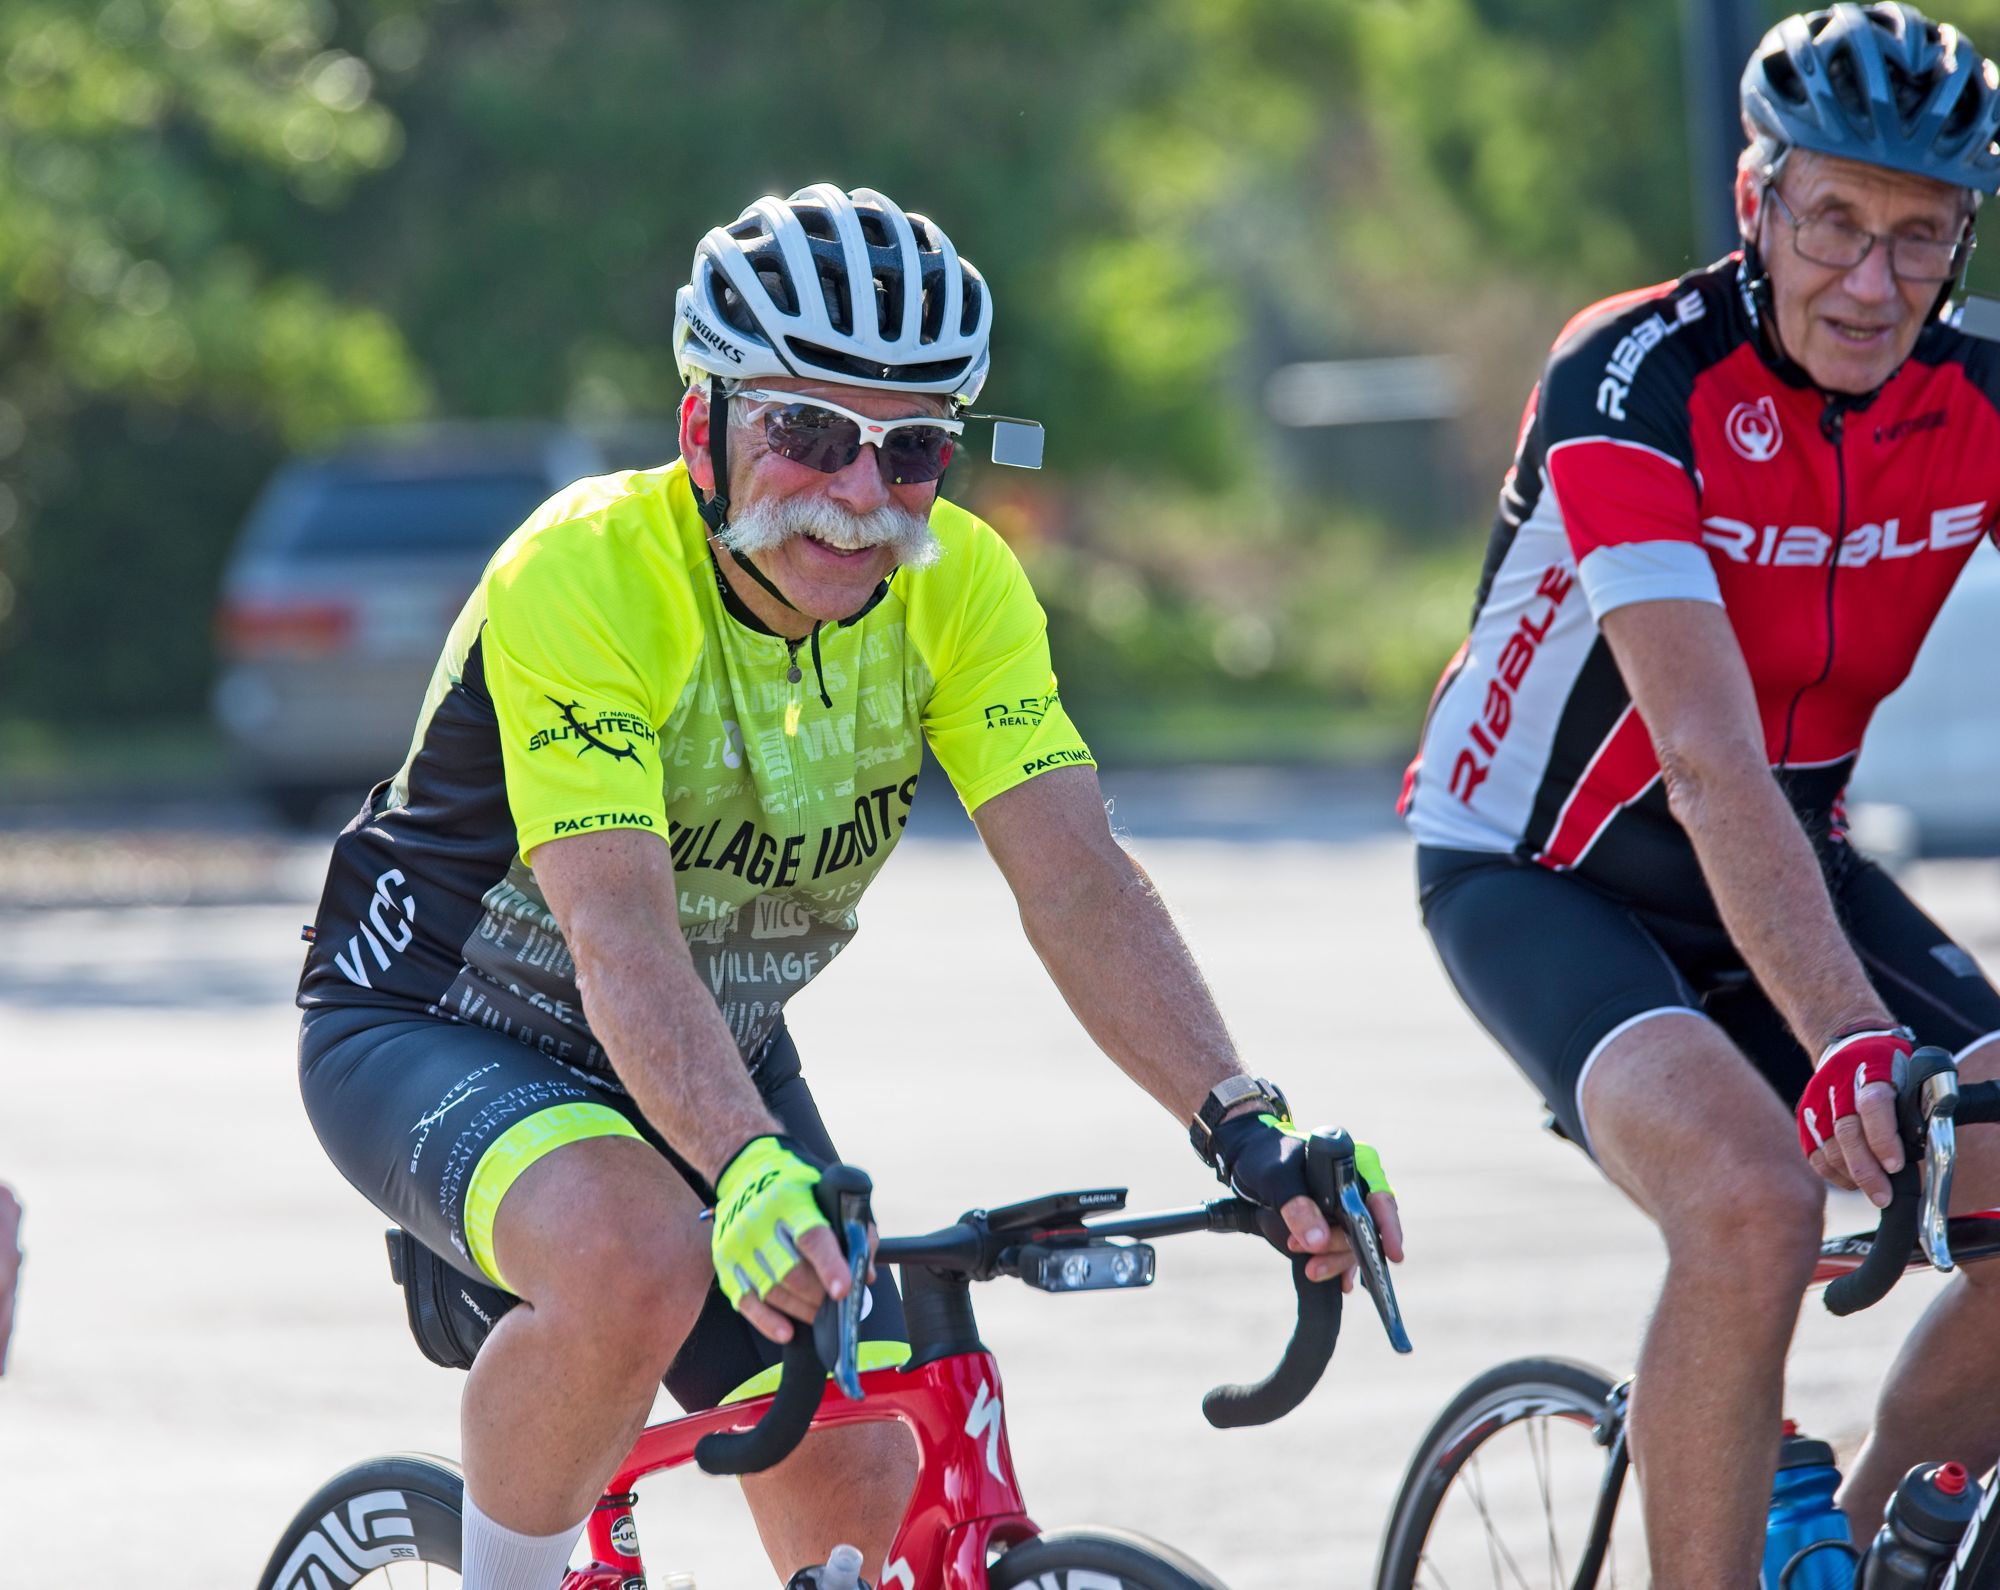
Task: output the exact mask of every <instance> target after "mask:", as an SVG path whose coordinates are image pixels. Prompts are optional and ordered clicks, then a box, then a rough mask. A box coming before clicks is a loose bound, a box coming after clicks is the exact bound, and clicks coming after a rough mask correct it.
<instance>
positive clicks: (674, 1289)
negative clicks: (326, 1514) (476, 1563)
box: [459, 1137, 709, 1535]
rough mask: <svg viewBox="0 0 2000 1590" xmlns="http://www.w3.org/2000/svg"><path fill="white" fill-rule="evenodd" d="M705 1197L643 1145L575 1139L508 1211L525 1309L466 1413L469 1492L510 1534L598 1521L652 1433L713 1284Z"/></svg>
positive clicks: (488, 1359) (513, 1192) (499, 1252)
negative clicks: (621, 1464)
mask: <svg viewBox="0 0 2000 1590" xmlns="http://www.w3.org/2000/svg"><path fill="white" fill-rule="evenodd" d="M699 1210H700V1204H699V1203H698V1202H697V1200H696V1198H695V1195H694V1193H693V1192H692V1191H691V1190H690V1189H689V1187H688V1186H687V1184H686V1183H685V1182H683V1181H682V1180H681V1179H680V1177H679V1176H678V1175H676V1174H675V1172H674V1169H673V1167H672V1166H671V1165H669V1164H668V1163H667V1162H666V1160H664V1159H662V1158H661V1157H660V1156H659V1154H657V1153H656V1152H654V1150H653V1149H652V1148H651V1147H650V1146H648V1145H647V1144H645V1143H642V1142H639V1141H638V1140H636V1139H634V1138H628V1137H601V1138H590V1139H586V1140H585V1141H583V1142H578V1143H569V1144H566V1145H564V1146H563V1147H561V1148H558V1149H556V1150H555V1151H554V1152H552V1153H550V1154H548V1155H546V1156H544V1157H543V1158H542V1159H539V1160H537V1161H536V1162H535V1163H534V1164H533V1165H531V1166H529V1167H528V1169H527V1170H525V1171H523V1172H522V1174H521V1176H520V1178H519V1179H518V1180H517V1181H516V1182H515V1183H514V1185H513V1186H512V1187H510V1188H509V1189H508V1190H507V1194H506V1196H505V1197H504V1198H502V1199H501V1201H500V1208H499V1211H498V1213H497V1214H496V1216H495V1217H494V1223H493V1251H494V1255H495V1257H496V1258H497V1259H498V1261H499V1264H500V1269H501V1271H502V1272H503V1273H504V1274H505V1275H506V1277H507V1280H508V1282H509V1284H510V1285H512V1286H513V1287H514V1289H515V1290H516V1291H518V1292H519V1293H520V1295H521V1297H522V1300H523V1301H522V1303H521V1305H520V1306H518V1307H516V1308H514V1309H511V1310H509V1311H508V1313H507V1314H506V1315H504V1316H503V1317H502V1318H501V1320H500V1322H499V1324H498V1325H497V1326H496V1327H495V1328H494V1331H493V1334H492V1335H491V1336H490V1337H488V1338H487V1341H486V1345H485V1346H484V1347H482V1348H481V1349H480V1353H479V1358H478V1360H477V1362H475V1363H474V1365H473V1367H472V1373H471V1375H470V1376H469V1377H468V1379H467V1381H466V1386H465V1399H464V1402H463V1403H462V1405H461V1407H460V1414H459V1420H460V1426H461V1432H462V1437H463V1440H464V1444H465V1483H466V1489H467V1490H468V1491H469V1492H471V1494H472V1495H473V1497H474V1498H475V1499H476V1500H477V1501H478V1503H479V1506H480V1507H481V1509H482V1510H483V1511H484V1512H485V1513H486V1514H487V1515H488V1516H489V1517H491V1518H492V1519H494V1520H495V1521H496V1522H497V1523H500V1524H504V1525H505V1526H506V1527H507V1528H509V1529H512V1530H517V1531H519V1532H520V1533H522V1534H524V1535H552V1534H554V1533H555V1532H556V1531H557V1530H560V1529H566V1528H568V1527H569V1526H570V1525H572V1524H574V1523H576V1522H577V1521H578V1520H579V1519H581V1518H583V1517H585V1516H586V1515H587V1514H588V1513H589V1512H590V1509H591V1507H592V1505H593V1504H594V1503H595V1502H596V1501H597V1499H598V1497H599V1496H600V1495H602V1494H603V1490H604V1485H605V1482H606V1481H607V1480H609V1479H610V1478H611V1474H612V1471H613V1470H614V1469H615V1468H616V1467H617V1465H618V1461H619V1459H620V1458H622V1457H624V1455H625V1453H626V1451H627V1450H628V1449H629V1448H630V1446H631V1444H632V1439H633V1437H634V1436H636V1435H637V1434H638V1432H639V1429H640V1428H641V1426H642V1425H643V1424H644V1422H645V1418H646V1414H647V1412H648V1410H649V1409H650V1408H651V1407H652V1405H653V1396H654V1393H655V1392H656V1391H657V1390H658V1389H659V1384H660V1377H661V1376H662V1375H663V1374H665V1373H666V1368H667V1365H668V1364H669V1363H671V1362H672V1361H673V1356H674V1353H675V1352H676V1351H677V1350H678V1348H679V1346H680V1343H681V1340H682V1338H684V1337H685V1336H686V1335H687V1333H688V1331H689V1330H691V1329H692V1328H693V1326H694V1322H695V1319H696V1317H697V1315H698V1314H699V1313H700V1311H701V1304H702V1299H703V1298H704V1297H705V1296H706V1295H707V1292H708V1284H709V1258H708V1243H707V1237H706V1232H707V1228H706V1227H705V1226H703V1225H701V1224H700V1223H699V1221H698V1220H697V1218H696V1216H697V1214H698V1212H699Z"/></svg>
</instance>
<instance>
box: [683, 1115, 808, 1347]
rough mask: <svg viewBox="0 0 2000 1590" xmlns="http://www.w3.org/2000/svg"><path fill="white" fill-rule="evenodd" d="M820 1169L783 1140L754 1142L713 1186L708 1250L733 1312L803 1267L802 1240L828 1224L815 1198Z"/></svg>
mask: <svg viewBox="0 0 2000 1590" xmlns="http://www.w3.org/2000/svg"><path fill="white" fill-rule="evenodd" d="M818 1182H819V1167H818V1166H816V1165H812V1164H809V1163H808V1162H807V1161H806V1160H805V1159H804V1158H802V1157H801V1156H800V1154H799V1153H798V1151H797V1145H795V1144H794V1143H792V1142H790V1141H789V1140H788V1139H786V1138H782V1137H753V1138H751V1139H750V1141H749V1142H747V1143H745V1144H744V1145H743V1146H742V1147H741V1148H740V1149H738V1150H737V1151H736V1157H735V1158H734V1159H732V1160H731V1161H730V1162H729V1163H728V1164H727V1165H726V1166H724V1167H723V1171H722V1174H721V1175H720V1176H718V1177H717V1178H716V1182H715V1231H714V1234H713V1236H712V1237H711V1239H710V1250H711V1252H712V1254H713V1257H714V1260H715V1275H716V1279H717V1280H719V1281H720V1282H721V1283H722V1292H723V1295H724V1296H725V1297H727V1298H728V1299H729V1302H730V1306H731V1307H736V1306H739V1305H740V1304H741V1303H742V1301H743V1298H744V1296H745V1294H746V1293H747V1294H752V1295H754V1296H757V1297H760V1298H761V1297H764V1296H766V1295H767V1294H769V1292H770V1290H771V1288H772V1287H774V1286H776V1285H777V1284H778V1283H779V1282H781V1281H782V1280H784V1278H785V1277H786V1276H787V1275H789V1274H790V1273H791V1270H792V1266H793V1265H795V1264H797V1263H798V1262H799V1245H798V1239H799V1238H800V1237H801V1236H803V1235H804V1234H805V1233H806V1232H808V1231H810V1230H811V1229H812V1228H813V1227H814V1226H823V1225H825V1224H827V1219H826V1216H825V1215H823V1214H821V1213H820V1209H819V1204H818V1203H817V1202H816V1201H815V1200H814V1198H813V1188H814V1186H815V1185H817V1184H818Z"/></svg>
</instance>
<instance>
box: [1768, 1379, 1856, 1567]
mask: <svg viewBox="0 0 2000 1590" xmlns="http://www.w3.org/2000/svg"><path fill="white" fill-rule="evenodd" d="M1839 1485H1840V1470H1838V1469H1837V1468H1835V1467H1834V1466H1833V1448H1832V1447H1830V1446H1828V1445H1827V1444H1826V1443H1825V1442H1824V1441H1814V1440H1810V1439H1809V1438H1807V1437H1806V1436H1802V1435H1800V1434H1799V1432H1798V1426H1796V1425H1795V1424H1793V1423H1792V1421H1791V1420H1789V1419H1787V1420H1786V1421H1785V1437H1784V1441H1783V1443H1782V1444H1781V1445H1780V1446H1779V1448H1778V1474H1777V1478H1776V1479H1775V1481H1773V1483H1772V1486H1771V1511H1770V1515H1769V1517H1768V1518H1767V1519H1766V1520H1765V1523H1764V1569H1763V1572H1762V1573H1761V1574H1760V1575H1759V1577H1758V1580H1757V1590H1853V1586H1854V1551H1853V1548H1852V1547H1851V1545H1850V1544H1849V1540H1850V1536H1849V1535H1848V1530H1847V1515H1846V1514H1845V1513H1843V1512H1842V1511H1841V1510H1840V1509H1839V1508H1838V1507H1836V1506H1834V1503H1833V1493H1834V1491H1835V1490H1836V1489H1837V1488H1838V1487H1839Z"/></svg>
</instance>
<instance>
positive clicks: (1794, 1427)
mask: <svg viewBox="0 0 2000 1590" xmlns="http://www.w3.org/2000/svg"><path fill="white" fill-rule="evenodd" d="M1778 1433H1779V1434H1780V1435H1797V1434H1798V1433H1799V1421H1798V1420H1796V1419H1787V1420H1786V1421H1785V1424H1784V1428H1783V1429H1781V1430H1780V1431H1779V1432H1778Z"/></svg>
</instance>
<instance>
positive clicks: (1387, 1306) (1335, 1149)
mask: <svg viewBox="0 0 2000 1590" xmlns="http://www.w3.org/2000/svg"><path fill="white" fill-rule="evenodd" d="M1316 1173H1317V1174H1316ZM1306 1179H1307V1184H1308V1185H1309V1186H1311V1187H1312V1188H1313V1191H1314V1195H1315V1196H1316V1197H1319V1198H1320V1199H1321V1201H1322V1202H1323V1203H1326V1202H1330V1203H1331V1204H1332V1210H1333V1214H1334V1216H1335V1218H1336V1219H1338V1220H1339V1221H1340V1228H1341V1230H1342V1231H1344V1232H1345V1233H1346V1234H1347V1241H1348V1245H1349V1246H1350V1247H1352V1248H1353V1249H1354V1255H1355V1258H1356V1259H1357V1260H1358V1261H1359V1268H1360V1271H1361V1285H1362V1289H1363V1290H1364V1291H1366V1292H1367V1294H1368V1296H1369V1299H1370V1300H1371V1301H1372V1302H1373V1303H1374V1305H1375V1317H1376V1318H1377V1319H1379V1320H1380V1321H1381V1322H1382V1330H1383V1332H1384V1334H1386V1335H1387V1336H1388V1338H1389V1345H1390V1346H1391V1347H1393V1348H1395V1349H1396V1351H1397V1352H1399V1353H1407V1352H1409V1351H1411V1350H1412V1349H1411V1346H1410V1333H1409V1332H1408V1331H1407V1330H1405V1329H1404V1327H1403V1311H1402V1309H1401V1308H1400V1307H1399V1306H1398V1305H1397V1302H1396V1284H1395V1282H1393V1281H1391V1280H1390V1279H1389V1262H1388V1260H1386V1259H1385V1258H1383V1256H1382V1240H1381V1237H1380V1236H1379V1235H1378V1234H1377V1232H1376V1230H1375V1217H1374V1216H1373V1215H1371V1214H1370V1213H1369V1212H1368V1205H1367V1202H1366V1201H1365V1200H1364V1198H1363V1197H1362V1193H1361V1186H1362V1183H1361V1172H1360V1171H1359V1170H1357V1169H1356V1168H1355V1164H1354V1139H1353V1138H1352V1137H1350V1136H1349V1135H1348V1134H1347V1133H1346V1132H1343V1131H1341V1130H1339V1129H1338V1128H1336V1129H1334V1130H1332V1131H1319V1132H1315V1133H1313V1136H1312V1141H1311V1142H1310V1143H1309V1144H1308V1145H1307V1148H1306ZM1328 1194H1331V1197H1330V1198H1329V1197H1328V1196H1327V1195H1328Z"/></svg>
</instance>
